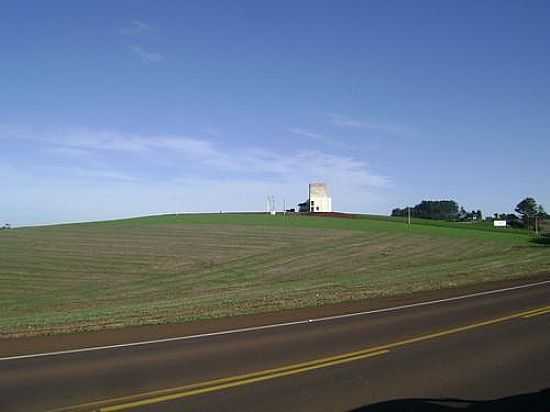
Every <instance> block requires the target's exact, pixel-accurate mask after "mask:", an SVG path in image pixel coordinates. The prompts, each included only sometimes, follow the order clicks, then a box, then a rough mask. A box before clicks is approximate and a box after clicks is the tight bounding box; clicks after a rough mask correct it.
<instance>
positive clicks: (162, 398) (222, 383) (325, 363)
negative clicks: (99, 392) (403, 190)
mask: <svg viewBox="0 0 550 412" xmlns="http://www.w3.org/2000/svg"><path fill="white" fill-rule="evenodd" d="M545 313H550V306H544V307H540V308H536V309H531V310H529V311H525V312H518V313H514V314H511V315H508V316H503V317H499V318H496V319H491V320H487V321H483V322H477V323H472V324H469V325H466V326H461V327H457V328H452V329H447V330H444V331H440V332H436V333H430V334H427V335H422V336H417V337H414V338H410V339H405V340H401V341H397V342H393V343H389V344H386V345H381V346H376V347H371V348H366V349H363V350H359V351H355V352H348V353H344V354H341V355H337V356H332V357H327V358H320V359H315V360H311V361H308V362H302V363H296V364H292V365H288V366H283V367H280V368H275V369H265V370H262V371H259V372H253V373H248V374H244V375H237V376H232V377H227V378H222V379H214V380H210V381H205V382H200V383H196V384H191V385H185V386H180V387H176V388H170V389H164V390H158V391H153V392H147V393H141V394H137V395H131V396H125V397H120V398H115V399H109V400H106V401H99V402H90V403H85V404H81V405H77V406H72V407H69V408H63V409H56V410H55V411H50V412H64V411H90V410H93V411H99V412H114V411H123V410H128V409H132V408H137V407H141V406H147V405H152V404H156V403H160V402H166V401H170V400H176V399H182V398H187V397H190V396H195V395H200V394H205V393H209V392H216V391H221V390H224V389H229V388H234V387H237V386H242V385H248V384H252V383H255V382H261V381H266V380H271V379H276V378H281V377H284V376H290V375H295V374H299V373H304V372H308V371H312V370H315V369H321V368H327V367H331V366H335V365H340V364H344V363H348V362H354V361H357V360H361V359H366V358H371V357H375V356H380V355H384V354H385V353H388V352H389V351H390V349H394V348H398V347H401V346H405V345H410V344H413V343H417V342H422V341H427V340H430V339H435V338H440V337H443V336H448V335H453V334H457V333H460V332H465V331H468V330H472V329H477V328H481V327H484V326H490V325H494V324H497V323H501V322H505V321H508V320H513V319H518V318H524V319H525V318H530V317H533V316H539V315H542V314H545Z"/></svg>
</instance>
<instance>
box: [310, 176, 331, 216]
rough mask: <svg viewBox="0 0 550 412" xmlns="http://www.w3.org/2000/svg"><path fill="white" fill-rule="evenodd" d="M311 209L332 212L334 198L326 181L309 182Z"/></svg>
mask: <svg viewBox="0 0 550 412" xmlns="http://www.w3.org/2000/svg"><path fill="white" fill-rule="evenodd" d="M309 211H310V213H315V212H332V198H331V197H330V193H329V191H328V186H327V184H326V183H310V184H309Z"/></svg>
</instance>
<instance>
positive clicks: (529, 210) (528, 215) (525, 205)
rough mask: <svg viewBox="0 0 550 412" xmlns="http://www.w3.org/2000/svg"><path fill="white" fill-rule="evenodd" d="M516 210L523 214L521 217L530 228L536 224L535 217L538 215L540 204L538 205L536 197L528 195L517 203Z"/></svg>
mask: <svg viewBox="0 0 550 412" xmlns="http://www.w3.org/2000/svg"><path fill="white" fill-rule="evenodd" d="M515 210H516V212H517V213H518V214H519V215H520V216H521V219H522V220H523V223H524V224H525V225H526V226H527V229H529V228H530V227H531V226H533V225H534V219H533V218H534V217H535V216H537V213H538V212H539V206H538V205H537V201H536V200H535V199H533V198H532V197H526V198H525V199H523V200H522V201H521V202H519V203H518V204H517V206H516V209H515Z"/></svg>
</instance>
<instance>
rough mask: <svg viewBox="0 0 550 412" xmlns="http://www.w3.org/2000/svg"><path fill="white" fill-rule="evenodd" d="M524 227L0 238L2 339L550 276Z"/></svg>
mask: <svg viewBox="0 0 550 412" xmlns="http://www.w3.org/2000/svg"><path fill="white" fill-rule="evenodd" d="M531 240H532V239H531V237H530V236H529V235H528V234H527V233H525V232H522V231H495V230H494V229H492V228H491V227H487V226H484V225H464V224H462V225H461V224H450V223H444V222H434V221H427V222H424V221H420V220H419V221H415V224H414V225H411V226H410V227H409V226H408V225H406V224H405V223H403V221H402V220H399V218H396V219H393V218H383V217H375V216H359V217H357V218H354V219H336V218H330V217H313V216H293V215H290V216H280V215H278V216H268V215H265V214H196V215H163V216H151V217H143V218H134V219H124V220H116V221H106V222H96V223H81V224H69V225H56V226H44V227H34V228H19V229H12V230H6V231H1V232H0V283H1V284H2V288H1V291H0V312H1V313H2V317H1V318H0V336H3V337H6V336H19V335H34V334H46V333H63V332H71V331H78V330H94V329H102V328H115V327H123V326H128V325H139V324H153V323H165V322H180V321H188V320H193V319H204V318H213V317H225V316H232V315H236V314H245V313H254V312H262V311H273V310H280V309H288V308H297V307H305V306H314V305H321V304H325V303H333V302H342V301H350V300H357V299H368V298H371V297H376V296H381V295H391V294H401V293H410V292H415V291H421V290H430V289H439V288H446V287H452V286H458V285H466V284H471V283H476V282H483V281H489V280H497V279H506V278H512V277H523V276H529V275H532V274H536V273H541V272H547V271H548V272H550V249H549V248H548V246H547V245H544V244H537V243H535V242H532V241H531Z"/></svg>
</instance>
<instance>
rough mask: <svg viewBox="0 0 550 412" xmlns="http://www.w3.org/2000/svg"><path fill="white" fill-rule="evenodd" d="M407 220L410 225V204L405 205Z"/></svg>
mask: <svg viewBox="0 0 550 412" xmlns="http://www.w3.org/2000/svg"><path fill="white" fill-rule="evenodd" d="M407 217H408V219H407V221H408V223H409V227H410V226H411V207H410V206H407Z"/></svg>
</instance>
